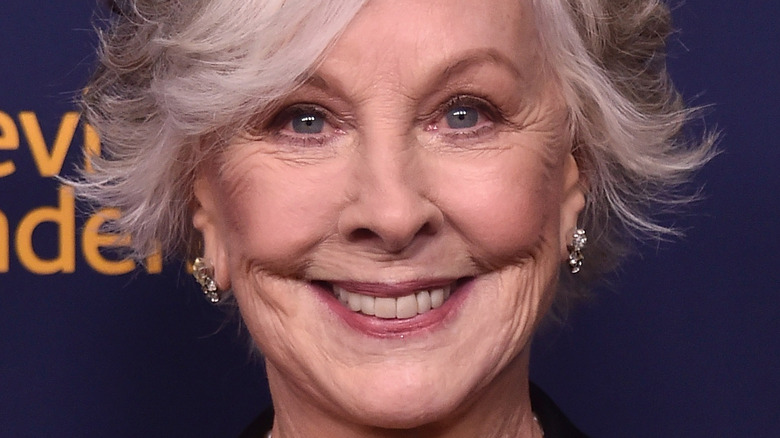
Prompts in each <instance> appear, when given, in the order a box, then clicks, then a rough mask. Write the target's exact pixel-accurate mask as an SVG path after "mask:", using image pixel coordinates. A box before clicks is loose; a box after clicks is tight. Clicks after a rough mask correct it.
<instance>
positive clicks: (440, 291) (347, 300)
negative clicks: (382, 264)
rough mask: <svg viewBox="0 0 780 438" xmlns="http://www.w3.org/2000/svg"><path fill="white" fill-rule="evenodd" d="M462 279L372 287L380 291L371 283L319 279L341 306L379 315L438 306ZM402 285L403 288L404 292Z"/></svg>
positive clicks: (406, 314)
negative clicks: (341, 282)
mask: <svg viewBox="0 0 780 438" xmlns="http://www.w3.org/2000/svg"><path fill="white" fill-rule="evenodd" d="M464 280H465V279H460V280H456V281H451V282H449V283H446V284H437V285H426V286H424V287H419V288H407V287H401V288H396V287H392V286H386V285H382V286H379V287H376V288H378V289H381V292H378V291H377V290H373V289H375V287H374V285H370V286H366V284H353V283H349V284H345V285H343V286H347V287H343V286H340V285H338V284H334V283H330V282H327V283H326V282H319V283H320V284H321V285H322V286H326V287H327V289H329V290H330V292H331V293H332V294H333V296H335V297H336V298H337V299H338V301H339V302H340V303H341V304H343V305H344V307H346V308H348V309H350V310H351V311H353V312H355V313H359V314H362V315H367V316H373V317H376V318H381V319H409V318H414V317H416V316H418V315H423V314H425V313H428V312H430V311H432V310H434V309H438V308H439V307H441V306H442V305H443V304H444V303H445V302H447V300H448V299H449V298H450V295H451V293H452V292H453V291H454V290H455V289H457V287H458V286H459V285H460V284H461V282H462V281H464ZM420 286H422V285H420ZM347 288H349V289H350V290H348V289H347ZM402 289H406V290H407V292H406V293H404V291H403V290H402ZM358 291H360V292H358ZM361 292H367V293H361ZM375 295H380V296H375ZM388 295H393V296H388Z"/></svg>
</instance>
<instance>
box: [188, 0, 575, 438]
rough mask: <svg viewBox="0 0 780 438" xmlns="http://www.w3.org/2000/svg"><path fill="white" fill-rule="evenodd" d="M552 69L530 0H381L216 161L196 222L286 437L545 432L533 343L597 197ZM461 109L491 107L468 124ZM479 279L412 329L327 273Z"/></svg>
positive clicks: (206, 175)
mask: <svg viewBox="0 0 780 438" xmlns="http://www.w3.org/2000/svg"><path fill="white" fill-rule="evenodd" d="M549 71H550V70H549V68H547V66H546V63H545V59H544V56H543V53H541V47H540V43H539V40H538V36H537V29H536V28H535V25H534V17H533V11H532V9H531V6H530V2H528V1H517V0H505V1H493V2H480V1H465V0H455V1H453V0H449V1H440V0H436V1H426V2H419V1H413V0H378V1H373V2H371V3H369V4H368V5H367V6H366V7H365V8H364V9H363V10H361V12H360V13H359V14H358V16H357V17H356V19H355V20H354V21H353V22H352V23H351V24H350V25H349V26H348V27H347V29H346V31H345V33H344V34H343V35H342V37H341V38H340V39H339V40H338V41H337V42H336V44H335V45H334V46H333V47H332V49H331V50H330V51H329V52H328V54H327V55H326V57H325V59H324V62H323V63H322V64H321V66H320V67H319V68H318V69H317V71H316V72H315V74H314V76H313V77H312V78H311V79H310V80H309V81H307V82H306V83H305V84H304V85H303V86H302V87H301V88H299V89H298V90H296V91H295V92H293V93H292V94H291V95H290V96H288V97H287V98H286V99H285V101H284V102H282V104H281V105H280V112H279V113H277V114H275V115H272V116H269V117H267V118H265V119H263V120H261V121H259V122H258V124H257V126H255V127H253V129H252V130H251V132H248V133H247V135H245V136H241V137H239V138H236V139H234V140H233V141H232V142H231V143H230V145H229V146H228V147H227V148H226V149H225V150H224V152H223V153H222V154H221V155H220V156H219V157H214V158H213V159H212V160H211V161H209V162H207V163H206V164H205V165H204V166H202V168H201V169H200V171H199V176H198V178H197V182H196V185H195V188H194V189H195V195H196V199H197V202H198V205H197V208H196V210H195V213H194V217H193V222H194V225H195V227H196V228H197V229H198V230H200V231H201V232H202V234H203V238H204V244H205V257H206V258H207V259H208V260H210V261H211V262H212V263H213V265H214V267H215V272H216V278H217V282H218V284H219V286H220V287H221V288H223V289H228V288H232V290H233V291H234V294H235V297H236V299H237V301H238V304H239V307H240V309H241V313H242V316H243V318H244V320H245V322H246V325H247V327H248V329H249V331H250V333H251V334H252V336H253V338H254V340H255V342H256V343H257V345H258V347H259V348H260V349H261V350H262V352H263V354H264V356H265V358H266V365H267V371H268V379H269V383H270V386H271V392H272V397H273V400H274V406H275V409H276V413H277V416H276V420H275V421H276V422H275V425H274V432H273V433H274V437H275V438H279V437H281V438H288V437H311V436H320V437H324V436H334V437H335V436H338V437H358V436H387V437H390V436H404V437H414V436H421V437H423V436H424V437H436V436H448V437H460V436H463V437H466V436H468V437H473V436H480V437H499V436H501V437H521V436H522V437H530V436H540V431H539V430H538V428H537V427H536V426H535V425H534V422H533V421H532V420H531V418H532V413H531V411H530V402H529V400H528V395H527V394H528V387H527V379H528V350H529V344H530V339H531V337H532V334H533V332H534V329H535V327H536V326H537V324H538V323H539V321H540V319H541V318H542V317H543V315H544V313H545V312H546V311H547V310H548V307H549V304H550V302H551V300H552V296H553V294H554V291H555V287H556V282H557V272H558V269H559V266H560V263H561V262H562V261H563V260H564V259H565V257H566V255H567V250H566V243H567V242H568V240H569V239H570V235H571V233H572V231H573V230H574V229H575V227H576V221H577V216H578V214H579V213H580V211H581V210H582V208H583V205H584V195H583V190H582V185H581V184H580V175H579V171H578V168H577V165H576V162H575V161H574V158H573V157H572V155H571V153H570V149H571V140H570V138H569V136H568V127H567V117H566V116H567V111H566V107H565V105H564V103H563V100H562V98H561V97H560V95H559V93H558V87H557V85H556V82H555V79H554V77H553V76H552V75H550V74H549V73H548V72H549ZM457 96H465V97H461V98H460V100H458V99H457ZM453 98H455V101H454V103H453ZM300 104H305V105H304V106H303V110H298V111H297V112H295V111H293V112H292V113H291V112H290V111H287V110H285V108H290V107H291V106H292V107H295V106H296V105H300ZM299 108H300V106H299ZM463 108H465V110H466V111H467V112H468V113H469V114H472V115H473V114H474V113H477V114H478V117H477V119H476V123H475V124H474V125H473V126H468V127H467V128H462V127H461V126H460V125H457V124H456V126H455V127H452V126H451V123H450V119H448V118H447V114H448V113H449V112H451V111H453V110H455V109H463ZM291 114H292V115H291ZM301 115H303V116H312V117H314V118H322V119H323V120H324V123H323V125H322V130H321V131H320V132H317V133H314V134H312V133H307V132H304V133H301V132H298V131H297V130H296V129H297V126H300V124H298V125H296V124H295V121H296V117H300V116H301ZM318 120H319V119H318ZM456 121H457V120H456ZM464 277H465V278H468V279H470V280H471V282H470V287H469V290H468V291H467V292H465V293H463V294H462V295H460V297H461V298H460V302H459V305H458V306H457V308H456V309H455V310H453V311H452V312H451V313H452V314H451V315H450V317H449V318H448V319H447V320H446V321H445V322H444V323H442V324H438V325H436V326H434V327H430V328H427V329H425V330H417V331H414V330H412V331H410V332H408V333H406V334H405V335H404V336H403V337H401V336H385V337H383V336H372V335H367V334H366V333H363V332H361V331H359V330H355V329H354V328H352V327H351V326H349V325H348V324H346V323H345V322H344V321H343V320H342V319H341V318H340V317H339V316H338V315H336V314H335V313H334V312H332V311H331V308H330V307H328V305H327V304H326V303H325V302H324V300H322V299H321V297H319V296H317V294H316V293H314V292H313V290H312V286H311V282H312V281H356V282H372V283H382V284H390V285H392V284H396V283H398V282H404V281H416V280H421V279H436V278H464Z"/></svg>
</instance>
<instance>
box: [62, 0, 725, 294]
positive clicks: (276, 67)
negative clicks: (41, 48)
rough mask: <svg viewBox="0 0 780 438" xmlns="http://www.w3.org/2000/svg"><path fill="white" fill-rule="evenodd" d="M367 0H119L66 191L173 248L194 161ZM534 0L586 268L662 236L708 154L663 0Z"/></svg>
mask: <svg viewBox="0 0 780 438" xmlns="http://www.w3.org/2000/svg"><path fill="white" fill-rule="evenodd" d="M365 1H366V0H308V1H305V2H304V1H283V0H191V1H188V2H181V1H179V0H126V1H121V2H117V3H116V4H117V7H116V9H118V11H119V13H118V14H117V15H116V16H115V17H114V18H113V19H112V20H111V22H110V25H109V26H108V28H107V29H106V30H105V31H103V32H102V33H101V46H100V65H99V67H98V69H97V71H96V73H95V75H94V76H93V78H92V80H91V82H90V83H89V85H88V86H87V87H86V89H85V92H84V93H83V99H82V107H83V111H84V113H85V115H86V119H87V121H88V122H89V123H90V124H91V125H92V126H93V127H95V128H96V130H97V131H98V133H99V134H100V137H101V141H102V145H103V157H102V158H96V159H93V160H92V168H93V171H92V172H83V173H82V175H83V176H82V179H81V180H80V181H78V182H75V183H74V184H75V185H76V187H77V190H78V192H79V193H80V194H81V196H82V197H83V198H85V199H88V200H90V201H92V202H93V203H94V204H95V205H97V206H112V207H117V208H119V209H120V211H121V212H122V217H121V219H119V220H118V221H117V222H116V223H115V226H116V228H117V230H118V231H120V232H122V233H127V234H129V235H130V236H131V241H132V244H131V250H132V251H133V255H134V256H135V257H137V258H143V257H145V256H147V255H148V254H150V253H151V252H153V251H154V250H156V249H157V248H158V244H159V245H161V247H162V250H163V251H164V253H165V254H180V255H181V254H184V253H185V252H186V251H187V250H188V249H190V243H191V241H192V239H193V235H194V234H195V231H194V229H193V227H192V223H191V207H192V203H193V193H192V186H193V182H194V174H195V169H196V167H197V165H198V163H200V162H201V161H202V160H203V159H204V157H206V156H207V155H208V154H209V153H210V152H211V151H213V150H215V147H216V146H217V145H220V144H222V142H224V141H226V140H228V139H230V138H233V137H234V136H235V135H237V134H238V133H239V132H240V131H241V129H242V128H243V127H245V126H246V125H247V123H250V121H251V120H252V118H253V117H256V116H257V114H258V113H261V112H263V111H264V110H267V108H269V107H270V106H271V105H273V103H274V102H275V101H278V100H279V99H280V98H282V97H283V96H285V95H286V94H288V93H290V92H291V91H292V90H293V89H294V88H295V87H296V86H297V85H299V84H300V83H301V82H302V81H304V80H305V79H306V78H307V77H308V75H309V74H310V73H311V72H312V71H313V70H314V69H315V68H316V67H317V65H318V62H319V61H321V59H322V58H323V56H324V54H325V53H326V51H327V48H328V47H329V46H330V45H331V44H332V43H333V41H334V40H336V39H337V38H338V36H339V34H340V33H341V32H342V31H343V29H344V28H345V27H346V26H347V24H348V23H349V22H350V20H351V19H352V18H353V17H354V15H355V14H356V13H357V11H358V10H359V9H360V8H361V7H362V5H363V3H364V2H365ZM518 1H520V0H518ZM532 1H533V5H534V9H535V14H536V20H537V25H538V29H539V31H540V38H541V40H542V44H543V45H544V49H545V55H546V57H547V61H548V65H549V66H550V67H551V72H550V73H551V74H553V75H555V76H556V77H557V79H558V81H559V83H560V86H561V90H562V92H563V95H564V98H565V99H566V102H567V105H568V108H569V113H570V121H571V122H570V129H571V133H572V138H573V139H575V141H574V144H573V145H572V148H573V153H574V155H575V158H576V160H577V162H578V164H579V166H580V171H581V172H582V175H583V177H584V180H585V181H586V183H587V188H586V190H587V197H586V198H587V203H586V209H585V212H584V214H583V216H582V218H581V226H582V227H584V228H586V229H587V231H588V233H589V244H588V248H587V249H586V251H587V252H586V254H587V255H588V259H587V261H586V263H587V266H586V268H585V269H583V272H590V273H591V275H592V276H593V277H594V278H596V277H599V276H600V274H602V273H604V272H606V271H608V270H610V269H612V268H613V267H614V266H615V265H616V263H617V262H618V261H619V260H620V259H621V258H622V256H624V255H625V254H626V252H627V248H628V247H629V246H630V245H629V243H630V242H631V241H632V240H634V239H636V238H648V237H650V238H663V237H664V236H667V235H673V234H675V230H673V229H671V228H669V227H667V226H664V225H661V224H659V223H658V221H657V220H656V219H657V218H656V215H655V214H654V212H657V211H665V210H668V207H672V206H675V205H678V204H680V203H682V202H685V201H687V200H690V199H691V198H692V197H691V196H686V195H684V194H681V192H680V190H679V188H680V187H681V186H682V185H684V184H685V183H686V182H688V181H689V180H690V177H691V173H692V172H693V171H695V170H697V169H698V168H699V167H701V166H702V165H703V164H704V163H705V162H706V161H707V160H708V159H709V158H710V157H711V156H712V144H713V141H714V136H705V137H704V140H702V139H701V137H699V138H696V137H690V136H686V135H685V134H684V132H685V131H684V129H683V128H684V126H685V125H686V124H687V123H688V122H689V121H690V120H691V119H692V118H693V117H694V116H695V115H696V111H695V109H690V108H686V107H685V105H684V103H683V101H682V99H681V97H680V95H679V94H678V93H677V91H676V90H675V88H674V87H673V85H672V83H671V82H670V80H669V76H668V74H667V71H666V61H665V44H666V39H667V38H668V36H669V35H670V34H671V32H672V26H671V14H670V11H669V8H668V6H667V5H666V4H664V3H663V2H662V1H660V0H532ZM563 277H566V275H564V276H563ZM571 284H573V283H571V282H570V281H564V286H565V287H564V289H565V290H568V291H571V292H573V294H578V293H579V292H578V291H580V292H581V289H578V288H576V287H571ZM569 295H572V294H569Z"/></svg>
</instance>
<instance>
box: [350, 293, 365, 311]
mask: <svg viewBox="0 0 780 438" xmlns="http://www.w3.org/2000/svg"><path fill="white" fill-rule="evenodd" d="M361 301H362V300H361V298H360V295H358V294H350V293H348V294H347V304H348V305H349V308H350V309H352V310H354V311H355V312H359V311H360V308H361V307H362V303H361Z"/></svg>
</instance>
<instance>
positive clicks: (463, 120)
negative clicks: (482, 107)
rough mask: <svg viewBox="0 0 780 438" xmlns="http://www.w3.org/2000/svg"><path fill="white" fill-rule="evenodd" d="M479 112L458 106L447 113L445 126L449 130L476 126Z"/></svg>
mask: <svg viewBox="0 0 780 438" xmlns="http://www.w3.org/2000/svg"><path fill="white" fill-rule="evenodd" d="M478 122H479V110H477V109H476V108H473V107H468V106H459V107H456V108H453V109H451V110H449V112H447V126H449V127H450V129H468V128H473V127H475V126H477V123H478Z"/></svg>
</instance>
